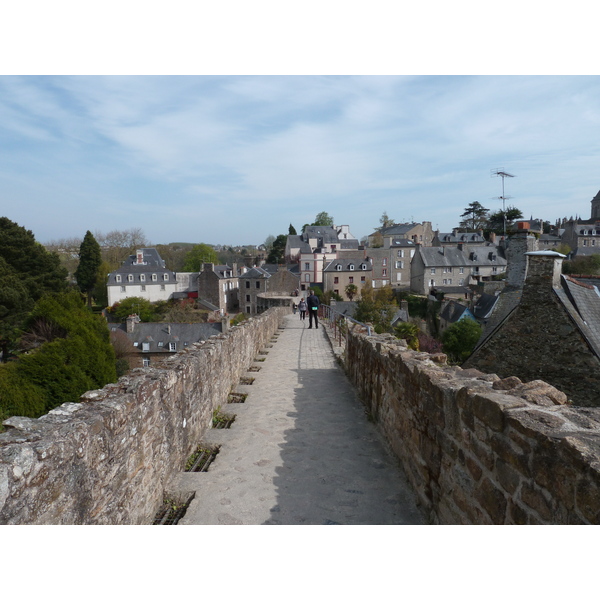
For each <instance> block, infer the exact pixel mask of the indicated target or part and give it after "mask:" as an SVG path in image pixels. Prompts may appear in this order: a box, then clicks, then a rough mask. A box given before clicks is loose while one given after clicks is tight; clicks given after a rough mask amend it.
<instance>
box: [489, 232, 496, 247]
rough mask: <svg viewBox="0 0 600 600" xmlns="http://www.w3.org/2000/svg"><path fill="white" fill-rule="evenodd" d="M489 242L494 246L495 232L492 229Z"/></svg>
mask: <svg viewBox="0 0 600 600" xmlns="http://www.w3.org/2000/svg"><path fill="white" fill-rule="evenodd" d="M490 242H491V243H492V244H494V246H495V245H496V234H495V233H494V232H493V231H492V232H491V233H490Z"/></svg>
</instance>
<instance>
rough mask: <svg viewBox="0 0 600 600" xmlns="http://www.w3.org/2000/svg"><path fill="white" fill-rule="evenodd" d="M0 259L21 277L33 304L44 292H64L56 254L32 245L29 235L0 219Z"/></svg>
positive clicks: (63, 271)
mask: <svg viewBox="0 0 600 600" xmlns="http://www.w3.org/2000/svg"><path fill="white" fill-rule="evenodd" d="M0 257H2V258H3V259H4V260H5V261H6V263H7V264H8V265H10V266H11V267H12V268H13V269H14V270H15V271H16V272H17V273H18V274H19V276H20V277H21V281H22V283H23V284H24V285H25V287H26V288H27V290H28V292H29V296H30V297H31V298H32V299H33V300H34V301H35V300H39V299H40V298H41V297H42V296H43V295H44V294H45V293H46V292H61V291H64V290H66V289H67V270H66V269H65V268H63V267H62V266H61V265H60V259H59V258H58V255H57V254H53V253H50V252H48V251H47V250H46V249H45V248H44V246H42V245H41V244H39V243H38V242H36V241H35V238H34V236H33V233H32V232H31V231H29V230H26V229H25V228H24V227H21V226H20V225H17V224H16V223H14V222H13V221H11V220H9V219H7V218H6V217H0Z"/></svg>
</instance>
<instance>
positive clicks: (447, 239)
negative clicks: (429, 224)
mask: <svg viewBox="0 0 600 600" xmlns="http://www.w3.org/2000/svg"><path fill="white" fill-rule="evenodd" d="M437 239H438V240H439V241H440V242H443V243H449V244H459V243H464V244H483V243H485V238H484V237H483V236H482V235H480V234H479V233H473V232H470V233H461V232H458V231H457V232H456V233H455V232H454V231H451V232H450V233H438V234H437Z"/></svg>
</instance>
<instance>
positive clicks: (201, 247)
mask: <svg viewBox="0 0 600 600" xmlns="http://www.w3.org/2000/svg"><path fill="white" fill-rule="evenodd" d="M217 261H218V256H217V253H216V252H215V250H214V248H212V247H211V246H209V245H208V244H196V245H195V246H194V247H193V248H192V249H191V250H190V251H189V252H188V253H187V254H186V256H185V261H184V263H183V268H184V270H185V271H186V272H187V273H199V272H200V271H202V265H203V264H204V263H216V262H217Z"/></svg>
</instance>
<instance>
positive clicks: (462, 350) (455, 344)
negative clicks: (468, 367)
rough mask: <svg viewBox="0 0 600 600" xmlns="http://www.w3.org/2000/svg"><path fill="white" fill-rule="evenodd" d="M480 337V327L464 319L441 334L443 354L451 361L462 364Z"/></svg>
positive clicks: (470, 320)
mask: <svg viewBox="0 0 600 600" xmlns="http://www.w3.org/2000/svg"><path fill="white" fill-rule="evenodd" d="M480 336H481V326H480V325H479V323H477V321H474V320H473V319H468V318H464V319H461V320H460V321H457V322H456V323H454V324H452V325H450V326H449V327H448V329H446V330H445V331H444V333H443V334H442V344H443V348H444V352H445V353H446V354H447V355H448V357H449V358H450V360H451V361H453V362H456V363H462V362H464V361H465V360H466V359H467V358H468V357H469V356H470V354H471V353H472V352H473V349H474V348H475V345H476V344H477V342H478V340H479V338H480Z"/></svg>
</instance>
